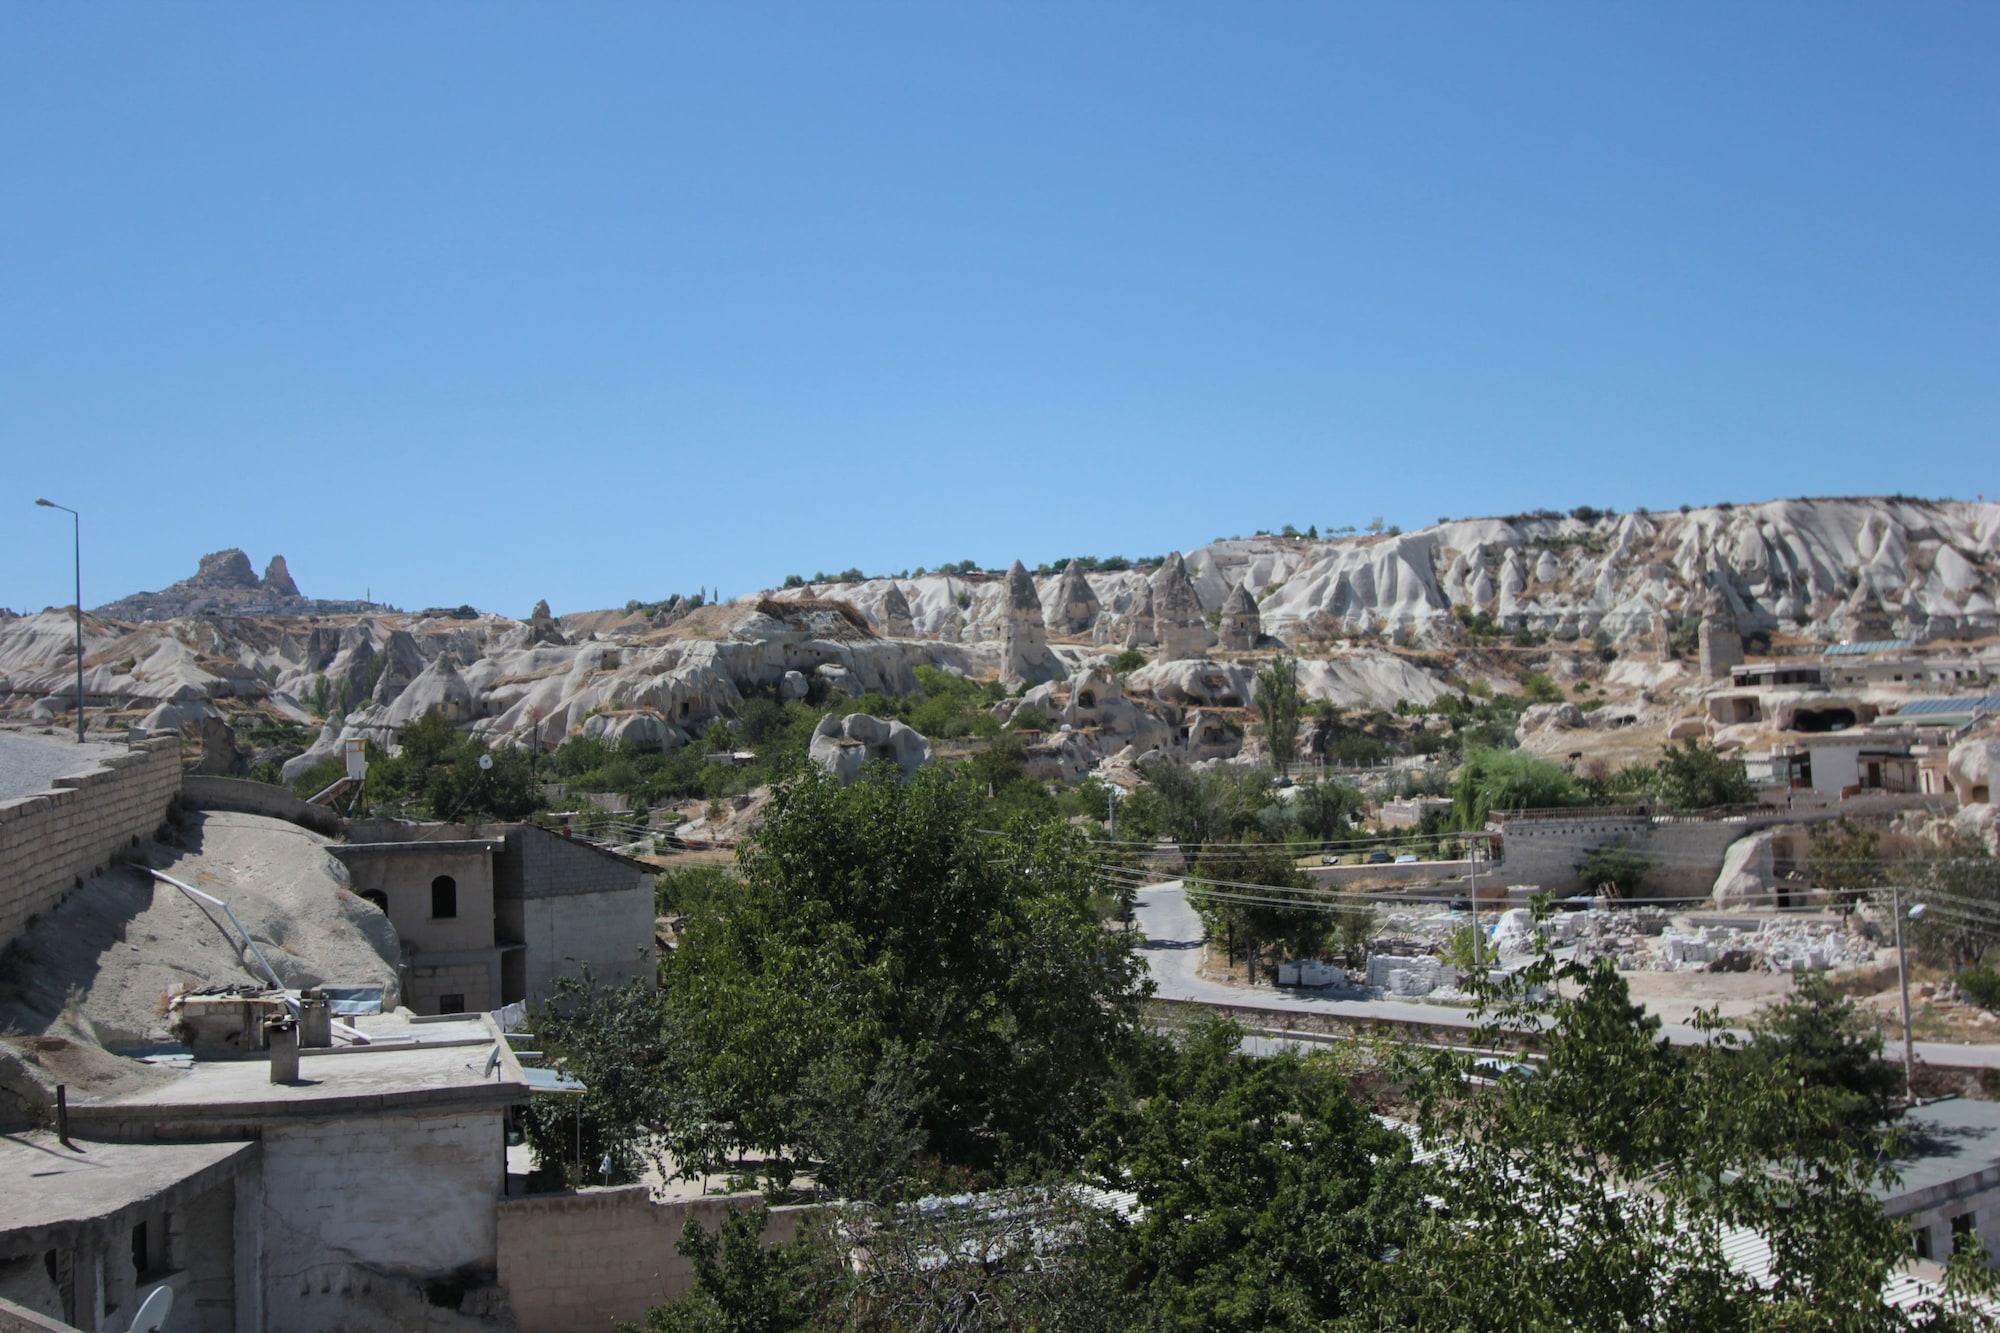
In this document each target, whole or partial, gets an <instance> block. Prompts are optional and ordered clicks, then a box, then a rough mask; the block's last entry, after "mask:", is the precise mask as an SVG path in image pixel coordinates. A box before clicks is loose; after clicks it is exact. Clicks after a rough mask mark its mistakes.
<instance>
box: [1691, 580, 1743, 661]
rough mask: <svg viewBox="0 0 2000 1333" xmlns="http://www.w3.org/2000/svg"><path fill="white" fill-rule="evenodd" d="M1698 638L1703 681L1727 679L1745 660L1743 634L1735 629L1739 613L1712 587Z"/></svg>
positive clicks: (1702, 606) (1705, 604)
mask: <svg viewBox="0 0 2000 1333" xmlns="http://www.w3.org/2000/svg"><path fill="white" fill-rule="evenodd" d="M1698 635H1699V638H1698V643H1699V644H1700V655H1701V674H1702V678H1703V679H1705V680H1728V679H1729V669H1730V668H1731V667H1733V666H1736V665H1737V664H1739V663H1740V662H1742V660H1743V633H1742V631H1741V630H1739V629H1738V628H1737V627H1736V613H1735V612H1734V611H1732V610H1731V609H1730V607H1729V598H1728V597H1727V596H1725V595H1724V594H1723V591H1722V589H1721V588H1719V587H1716V586H1714V585H1713V584H1711V585H1710V586H1709V590H1708V595H1707V596H1706V597H1705V598H1703V599H1702V604H1701V628H1700V629H1699V631H1698Z"/></svg>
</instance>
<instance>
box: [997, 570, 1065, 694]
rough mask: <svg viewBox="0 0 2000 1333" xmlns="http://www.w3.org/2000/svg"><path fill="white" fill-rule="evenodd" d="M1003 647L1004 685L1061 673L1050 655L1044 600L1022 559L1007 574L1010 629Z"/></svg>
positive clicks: (1057, 664) (1008, 625) (1043, 678)
mask: <svg viewBox="0 0 2000 1333" xmlns="http://www.w3.org/2000/svg"><path fill="white" fill-rule="evenodd" d="M1001 648H1002V653H1001V661H1000V680H1001V683H1002V684H1005V685H1010V686H1013V685H1021V684H1024V683H1027V682H1031V681H1039V680H1047V679H1048V678H1049V677H1050V676H1051V675H1055V674H1057V673H1058V672H1059V671H1060V668H1061V664H1060V663H1059V662H1057V660H1056V659H1055V657H1054V656H1053V655H1051V654H1050V652H1049V636H1048V627H1047V626H1046V625H1044V624H1043V623H1042V599H1041V597H1040V596H1038V595H1037V594H1036V592H1035V581H1034V580H1033V579H1032V578H1030V577H1029V576H1028V571H1027V570H1026V569H1025V568H1023V567H1022V565H1021V562H1020V561H1018V560H1016V561H1015V562H1014V566H1013V568H1011V569H1009V570H1008V571H1007V626H1006V633H1005V634H1004V636H1003V638H1002V644H1001Z"/></svg>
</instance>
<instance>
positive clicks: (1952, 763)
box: [1945, 736, 2000, 806]
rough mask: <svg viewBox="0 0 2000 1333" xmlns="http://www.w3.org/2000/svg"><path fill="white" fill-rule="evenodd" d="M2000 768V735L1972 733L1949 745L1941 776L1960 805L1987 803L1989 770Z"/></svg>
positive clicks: (1989, 799) (1990, 790)
mask: <svg viewBox="0 0 2000 1333" xmlns="http://www.w3.org/2000/svg"><path fill="white" fill-rule="evenodd" d="M1996 769H2000V738H1996V737H1992V736H1974V737H1970V738H1968V739H1966V740H1962V741H1960V742H1959V743H1958V744H1956V745H1954V746H1952V747H1951V753H1950V754H1949V755H1947V756H1946V757H1945V777H1946V778H1947V780H1949V781H1950V783H1951V789H1952V792H1953V794H1954V795H1956V796H1957V797H1958V801H1959V804H1960V805H1967V806H1969V805H1990V804H1992V802H1993V774H1994V770H1996Z"/></svg>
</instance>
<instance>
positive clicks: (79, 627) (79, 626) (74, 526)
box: [35, 500, 83, 745]
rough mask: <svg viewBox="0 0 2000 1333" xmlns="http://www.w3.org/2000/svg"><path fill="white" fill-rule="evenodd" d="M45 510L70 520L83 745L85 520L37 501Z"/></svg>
mask: <svg viewBox="0 0 2000 1333" xmlns="http://www.w3.org/2000/svg"><path fill="white" fill-rule="evenodd" d="M35 503H36V504H38V505H40V506H41V507H42V508H44V509H60V510H62V511H63V512H64V513H65V514H68V515H69V518H70V538H71V542H72V544H73V546H74V550H73V551H72V552H71V555H72V557H73V560H74V563H75V567H76V606H75V608H74V610H75V611H76V743H77V744H78V745H81V744H83V518H82V516H81V515H79V514H78V513H77V512H76V511H75V510H74V509H71V508H70V507H69V506H68V505H59V504H57V503H56V502H55V501H54V500H37V501H35Z"/></svg>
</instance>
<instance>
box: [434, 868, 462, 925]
mask: <svg viewBox="0 0 2000 1333" xmlns="http://www.w3.org/2000/svg"><path fill="white" fill-rule="evenodd" d="M457 915H458V881H457V880H455V879H453V878H452V877H451V876H450V875H439V876H438V877H437V878H436V879H434V880H432V881H431V919H432V920H434V921H444V920H448V919H450V918H452V917H455V916H457Z"/></svg>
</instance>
